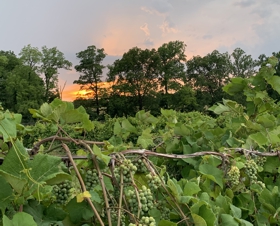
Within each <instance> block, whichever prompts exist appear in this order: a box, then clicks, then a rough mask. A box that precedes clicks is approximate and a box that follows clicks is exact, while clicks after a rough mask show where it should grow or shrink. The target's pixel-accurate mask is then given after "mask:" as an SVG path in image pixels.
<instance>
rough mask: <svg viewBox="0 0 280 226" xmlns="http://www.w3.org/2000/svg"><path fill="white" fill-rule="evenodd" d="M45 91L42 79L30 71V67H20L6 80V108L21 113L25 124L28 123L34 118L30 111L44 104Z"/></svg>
mask: <svg viewBox="0 0 280 226" xmlns="http://www.w3.org/2000/svg"><path fill="white" fill-rule="evenodd" d="M44 91H45V90H44V82H43V80H42V78H41V77H39V76H38V75H37V74H36V73H35V72H34V71H30V67H29V66H26V65H19V66H17V67H16V68H15V69H14V70H13V71H12V72H11V73H10V75H9V76H8V78H7V79H6V83H5V92H6V94H7V97H8V99H7V103H6V108H8V109H9V110H11V111H13V112H17V113H21V114H22V115H23V120H24V122H28V121H30V119H31V118H32V117H31V115H30V113H29V111H28V109H30V108H39V107H40V105H41V104H42V103H43V102H44Z"/></svg>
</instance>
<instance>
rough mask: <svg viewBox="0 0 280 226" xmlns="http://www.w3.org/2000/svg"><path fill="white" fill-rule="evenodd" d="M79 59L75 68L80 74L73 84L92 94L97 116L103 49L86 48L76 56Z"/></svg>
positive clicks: (104, 54)
mask: <svg viewBox="0 0 280 226" xmlns="http://www.w3.org/2000/svg"><path fill="white" fill-rule="evenodd" d="M76 55H77V57H78V58H79V59H80V64H79V65H76V66H75V69H76V71H77V72H79V73H80V77H79V79H78V80H75V81H74V83H75V84H79V85H80V86H81V89H86V90H87V91H91V92H92V96H93V99H94V100H95V106H96V113H97V115H99V93H98V92H99V86H98V83H99V82H101V76H102V72H103V69H104V68H105V66H103V65H102V64H101V63H102V61H103V59H104V58H105V56H106V53H104V49H97V48H96V47H95V46H94V45H92V46H88V47H87V49H86V50H84V51H81V52H79V53H77V54H76Z"/></svg>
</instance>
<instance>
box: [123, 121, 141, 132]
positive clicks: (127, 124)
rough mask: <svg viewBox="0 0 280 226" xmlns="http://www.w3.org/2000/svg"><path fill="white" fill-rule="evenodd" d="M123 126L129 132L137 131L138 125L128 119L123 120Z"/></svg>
mask: <svg viewBox="0 0 280 226" xmlns="http://www.w3.org/2000/svg"><path fill="white" fill-rule="evenodd" d="M122 128H124V129H125V130H126V131H127V132H130V133H137V129H136V127H135V126H133V125H131V123H130V122H129V121H128V120H127V119H125V120H123V121H122Z"/></svg>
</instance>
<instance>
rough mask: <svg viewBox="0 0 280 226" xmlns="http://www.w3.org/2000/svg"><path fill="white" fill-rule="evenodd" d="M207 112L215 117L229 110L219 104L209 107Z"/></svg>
mask: <svg viewBox="0 0 280 226" xmlns="http://www.w3.org/2000/svg"><path fill="white" fill-rule="evenodd" d="M208 110H209V111H213V112H214V113H215V114H217V115H220V114H222V113H224V112H230V108H229V107H227V106H225V105H223V104H220V103H218V104H217V105H214V106H212V107H210V108H209V109H208Z"/></svg>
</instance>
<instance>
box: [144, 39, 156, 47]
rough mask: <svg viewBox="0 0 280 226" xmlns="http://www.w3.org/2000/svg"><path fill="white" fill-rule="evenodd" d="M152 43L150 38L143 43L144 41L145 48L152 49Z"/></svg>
mask: <svg viewBox="0 0 280 226" xmlns="http://www.w3.org/2000/svg"><path fill="white" fill-rule="evenodd" d="M154 44H155V43H154V41H153V40H152V39H150V38H147V39H146V40H145V41H144V45H145V46H147V47H152V46H154Z"/></svg>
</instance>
